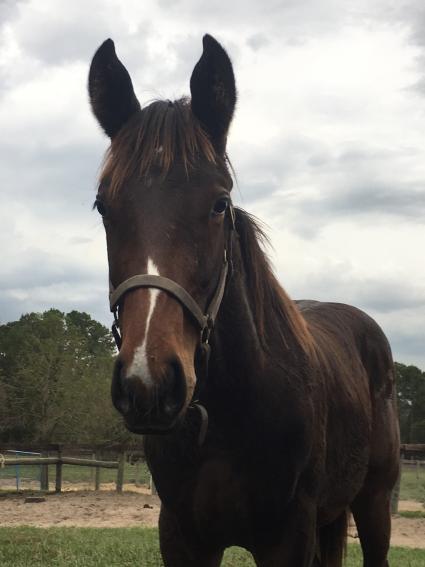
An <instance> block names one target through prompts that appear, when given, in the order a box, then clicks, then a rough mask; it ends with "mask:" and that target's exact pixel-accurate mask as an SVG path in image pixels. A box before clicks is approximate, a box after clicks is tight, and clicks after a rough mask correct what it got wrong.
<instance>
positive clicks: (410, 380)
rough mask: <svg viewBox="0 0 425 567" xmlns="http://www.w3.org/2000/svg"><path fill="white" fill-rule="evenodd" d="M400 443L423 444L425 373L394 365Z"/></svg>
mask: <svg viewBox="0 0 425 567" xmlns="http://www.w3.org/2000/svg"><path fill="white" fill-rule="evenodd" d="M395 367H396V374H397V397H398V409H399V419H400V434H401V441H402V443H425V372H422V370H420V369H419V368H417V367H416V366H411V365H410V366H406V365H405V364H401V363H399V362H396V363H395Z"/></svg>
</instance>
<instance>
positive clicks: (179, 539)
mask: <svg viewBox="0 0 425 567" xmlns="http://www.w3.org/2000/svg"><path fill="white" fill-rule="evenodd" d="M159 541H160V547H161V555H162V559H163V561H164V565H165V567H219V565H221V560H222V558H223V552H224V550H223V549H221V550H220V549H211V548H206V547H204V546H202V545H201V544H200V543H199V542H197V541H196V538H195V537H193V538H191V537H190V536H188V535H187V534H186V535H184V534H183V533H182V531H181V529H180V527H179V525H178V522H177V519H176V517H175V515H174V514H173V513H172V512H170V511H168V510H167V509H166V508H165V506H164V505H162V506H161V513H160V516H159Z"/></svg>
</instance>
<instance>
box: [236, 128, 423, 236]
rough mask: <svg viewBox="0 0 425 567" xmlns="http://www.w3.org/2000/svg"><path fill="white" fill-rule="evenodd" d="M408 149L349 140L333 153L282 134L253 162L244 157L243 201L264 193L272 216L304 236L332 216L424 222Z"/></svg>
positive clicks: (314, 142) (420, 191)
mask: <svg viewBox="0 0 425 567" xmlns="http://www.w3.org/2000/svg"><path fill="white" fill-rule="evenodd" d="M410 152H411V150H409V149H407V150H406V155H403V153H402V152H391V151H386V150H377V149H376V148H369V149H368V148H367V147H366V148H365V147H363V146H362V147H361V148H360V147H357V146H355V145H351V146H350V148H347V149H346V150H343V151H342V152H341V153H339V154H334V155H333V154H332V153H330V152H329V150H328V148H327V146H326V145H325V144H324V143H323V142H321V141H320V140H314V139H306V138H300V139H294V138H288V139H283V140H282V141H280V143H277V142H276V143H274V144H273V148H269V147H268V148H267V152H265V153H264V154H258V153H257V154H256V159H255V164H253V163H252V161H251V162H243V161H242V164H241V165H242V170H241V174H240V175H238V179H239V187H240V191H241V194H242V202H243V203H244V205H245V206H247V205H248V206H249V205H252V206H255V202H256V201H257V200H264V199H266V198H267V199H268V211H269V213H270V216H271V217H272V218H274V219H275V220H276V222H277V223H279V224H281V225H285V226H287V227H288V226H290V227H291V229H292V230H293V231H294V232H296V233H297V234H299V235H301V236H303V237H304V238H308V239H311V238H314V237H315V236H316V235H317V233H318V232H319V231H320V230H321V229H322V228H323V227H325V226H327V225H328V224H330V223H332V222H333V220H334V219H338V220H341V219H342V218H349V219H351V220H352V219H354V218H355V219H357V221H358V222H362V221H366V219H369V220H371V219H373V222H379V221H380V220H382V221H387V220H388V219H390V218H391V217H393V218H394V219H404V220H405V221H407V222H415V223H424V222H425V186H424V185H423V184H422V183H421V182H420V181H416V180H410V179H409V171H408V170H407V169H404V167H405V165H404V163H405V161H403V160H406V159H407V158H410V157H411V156H410ZM249 154H250V152H249V148H245V150H244V155H245V159H246V156H247V155H249ZM413 157H415V156H413ZM418 157H419V156H418ZM397 160H398V162H397ZM399 164H400V165H399ZM245 199H246V201H245ZM279 219H280V220H279Z"/></svg>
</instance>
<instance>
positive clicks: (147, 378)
mask: <svg viewBox="0 0 425 567" xmlns="http://www.w3.org/2000/svg"><path fill="white" fill-rule="evenodd" d="M147 273H148V274H149V275H152V276H159V271H158V267H157V265H156V264H155V262H154V261H153V260H152V258H148V266H147ZM147 291H148V301H149V310H148V316H147V317H146V327H145V336H144V339H143V343H142V344H141V345H140V346H138V347H137V348H136V349H135V351H134V355H133V362H132V363H131V366H130V368H129V369H128V371H127V376H132V375H133V376H134V375H135V376H143V381H144V382H146V383H147V384H151V383H152V377H151V373H150V370H149V359H148V357H147V355H146V345H147V342H148V335H149V326H150V322H151V319H152V315H153V312H154V309H155V305H156V300H157V299H158V295H159V293H160V290H159V289H153V288H148V290H147Z"/></svg>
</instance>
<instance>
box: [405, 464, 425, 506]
mask: <svg viewBox="0 0 425 567" xmlns="http://www.w3.org/2000/svg"><path fill="white" fill-rule="evenodd" d="M400 500H416V501H417V502H422V503H425V467H420V468H418V469H416V468H415V467H406V466H404V467H403V470H402V474H401V484H400Z"/></svg>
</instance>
